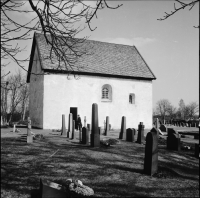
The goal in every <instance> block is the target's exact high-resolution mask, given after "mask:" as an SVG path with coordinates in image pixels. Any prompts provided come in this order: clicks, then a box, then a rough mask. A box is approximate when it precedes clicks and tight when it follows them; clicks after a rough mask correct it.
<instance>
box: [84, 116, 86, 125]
mask: <svg viewBox="0 0 200 198" xmlns="http://www.w3.org/2000/svg"><path fill="white" fill-rule="evenodd" d="M84 127H86V116H84Z"/></svg>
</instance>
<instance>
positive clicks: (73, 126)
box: [71, 120, 75, 140]
mask: <svg viewBox="0 0 200 198" xmlns="http://www.w3.org/2000/svg"><path fill="white" fill-rule="evenodd" d="M74 138H75V120H73V124H72V135H71V139H72V140H73V139H74Z"/></svg>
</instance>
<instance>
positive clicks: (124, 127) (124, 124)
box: [119, 116, 126, 140]
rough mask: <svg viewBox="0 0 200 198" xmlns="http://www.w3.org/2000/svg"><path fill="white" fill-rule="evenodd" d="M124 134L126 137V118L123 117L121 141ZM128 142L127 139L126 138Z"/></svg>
mask: <svg viewBox="0 0 200 198" xmlns="http://www.w3.org/2000/svg"><path fill="white" fill-rule="evenodd" d="M123 134H125V136H126V117H125V116H123V117H122V122H121V131H120V133H119V139H123ZM125 140H126V137H125Z"/></svg>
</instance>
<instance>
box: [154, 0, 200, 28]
mask: <svg viewBox="0 0 200 198" xmlns="http://www.w3.org/2000/svg"><path fill="white" fill-rule="evenodd" d="M176 3H178V7H177V5H176ZM198 3H199V0H193V1H190V2H188V1H187V2H183V1H180V0H175V3H174V10H173V11H171V12H170V13H167V12H165V16H163V17H162V18H160V19H157V20H160V21H162V20H166V19H167V18H169V17H171V16H172V15H174V14H175V13H177V12H178V11H180V10H183V9H185V8H189V10H192V8H193V7H194V6H195V5H197V4H198ZM194 27H195V28H199V25H198V26H194Z"/></svg>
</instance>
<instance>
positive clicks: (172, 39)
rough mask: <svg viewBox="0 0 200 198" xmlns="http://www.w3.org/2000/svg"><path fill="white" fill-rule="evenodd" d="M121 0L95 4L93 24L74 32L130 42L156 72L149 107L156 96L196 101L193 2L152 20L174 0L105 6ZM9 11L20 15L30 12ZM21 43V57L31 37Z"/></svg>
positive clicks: (196, 17)
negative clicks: (99, 7)
mask: <svg viewBox="0 0 200 198" xmlns="http://www.w3.org/2000/svg"><path fill="white" fill-rule="evenodd" d="M90 3H91V4H92V3H94V2H90ZM121 3H122V4H123V6H122V7H120V8H118V9H116V10H111V9H104V10H100V11H99V12H98V19H95V18H94V19H93V21H92V24H91V25H92V27H97V29H96V30H95V31H93V32H91V31H90V30H89V29H85V30H84V32H81V33H80V34H79V35H78V37H83V36H90V37H89V39H91V40H97V41H105V42H112V43H119V44H126V45H135V46H136V47H137V49H138V51H139V52H140V54H141V55H142V56H143V58H144V59H145V61H146V63H147V64H148V66H149V67H150V68H151V70H152V71H153V73H154V74H155V76H156V78H157V79H156V80H154V81H153V106H154V107H155V104H156V102H157V101H158V100H160V99H168V100H169V101H170V102H171V103H172V104H173V105H174V106H177V107H178V103H179V101H180V99H183V100H184V101H185V103H186V104H188V103H190V102H192V101H196V102H198V101H199V29H197V28H194V27H193V26H197V25H199V5H196V6H195V7H194V8H193V9H192V10H191V11H189V9H188V8H186V9H185V10H181V11H179V12H177V13H176V14H175V15H173V16H171V17H170V18H168V19H167V20H165V21H158V20H157V19H158V18H161V17H163V15H164V14H165V12H170V11H171V10H173V8H174V1H108V4H109V5H110V6H117V5H118V4H121ZM177 5H178V4H177ZM177 7H178V6H177ZM15 17H16V18H17V17H18V18H19V19H20V20H21V21H23V20H25V19H26V18H30V17H31V16H30V15H27V14H26V15H25V14H23V16H22V15H20V16H18V15H16V16H15ZM26 45H27V48H26V51H25V52H23V54H22V57H27V56H29V55H30V52H31V45H32V41H31V40H30V41H26ZM26 68H28V63H27V66H26ZM17 69H18V66H16V65H15V64H11V65H10V66H7V68H6V71H8V70H9V71H11V72H12V73H14V72H15V71H17Z"/></svg>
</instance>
